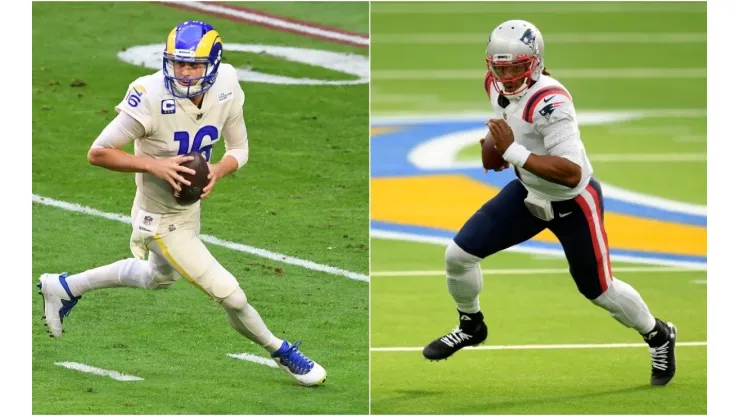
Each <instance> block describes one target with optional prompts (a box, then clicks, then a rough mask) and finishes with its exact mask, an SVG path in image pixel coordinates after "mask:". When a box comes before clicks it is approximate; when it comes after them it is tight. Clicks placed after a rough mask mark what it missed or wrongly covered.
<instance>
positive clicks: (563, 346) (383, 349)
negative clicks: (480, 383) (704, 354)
mask: <svg viewBox="0 0 740 416" xmlns="http://www.w3.org/2000/svg"><path fill="white" fill-rule="evenodd" d="M676 346H679V347H706V346H707V342H706V341H696V342H678V343H676ZM596 348H647V344H645V343H644V342H643V343H634V344H550V345H545V344H532V345H481V346H478V347H472V348H463V349H462V350H461V351H490V350H575V349H596ZM423 349H424V347H373V348H370V351H371V352H411V351H422V350H423Z"/></svg>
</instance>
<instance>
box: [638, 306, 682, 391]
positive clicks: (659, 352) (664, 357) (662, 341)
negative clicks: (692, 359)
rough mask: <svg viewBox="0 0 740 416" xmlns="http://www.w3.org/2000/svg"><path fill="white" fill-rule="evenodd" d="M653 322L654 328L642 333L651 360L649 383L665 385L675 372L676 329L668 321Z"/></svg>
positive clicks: (658, 320) (657, 320)
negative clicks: (648, 348)
mask: <svg viewBox="0 0 740 416" xmlns="http://www.w3.org/2000/svg"><path fill="white" fill-rule="evenodd" d="M655 322H656V323H655V328H654V329H653V330H652V331H650V332H648V333H647V334H645V335H643V339H644V340H645V342H647V344H648V345H649V346H650V357H651V361H652V373H651V376H650V384H652V385H653V386H665V385H666V384H668V383H669V382H670V381H671V379H673V376H674V375H675V374H676V338H677V337H678V329H676V327H675V326H674V325H673V324H672V323H670V322H663V321H661V320H660V319H656V320H655Z"/></svg>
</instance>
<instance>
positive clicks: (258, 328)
mask: <svg viewBox="0 0 740 416" xmlns="http://www.w3.org/2000/svg"><path fill="white" fill-rule="evenodd" d="M221 306H223V308H224V310H225V311H226V315H227V316H228V317H229V323H231V326H232V327H233V328H234V329H236V331H237V332H239V333H240V334H242V335H243V336H245V337H247V338H249V339H250V340H251V341H252V342H254V343H255V344H257V345H259V346H261V347H263V348H264V349H266V350H267V351H269V352H270V353H273V352H275V351H277V350H278V349H280V346H281V345H283V340H281V339H280V338H277V337H276V336H275V335H273V334H272V332H270V330H269V329H268V328H267V325H266V324H265V321H263V320H262V317H261V316H260V314H259V313H258V312H257V310H256V309H254V308H253V307H252V305H250V304H249V303H248V302H247V297H246V295H245V294H244V291H243V290H241V289H237V291H236V292H234V293H232V294H231V295H230V296H229V297H228V298H226V299H224V301H223V302H222V304H221Z"/></svg>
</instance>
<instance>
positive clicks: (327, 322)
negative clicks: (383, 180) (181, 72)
mask: <svg viewBox="0 0 740 416" xmlns="http://www.w3.org/2000/svg"><path fill="white" fill-rule="evenodd" d="M249 6H250V7H254V8H257V9H262V10H266V11H269V12H272V13H275V14H282V13H283V12H285V15H287V16H293V17H296V18H301V19H305V20H309V21H314V22H316V23H319V24H325V25H333V24H335V23H341V25H338V26H339V27H341V28H342V29H345V30H351V31H356V32H360V33H367V32H368V13H367V4H362V3H351V4H332V5H327V4H291V5H287V4H270V3H259V4H254V5H249ZM339 16H342V18H341V19H340V18H339ZM189 19H202V20H206V21H208V22H209V23H211V24H212V25H214V26H215V27H216V28H217V30H219V32H220V33H221V34H222V35H223V37H224V40H225V43H227V44H228V43H229V42H234V43H266V44H272V45H287V46H301V47H311V48H319V49H326V50H330V51H338V52H352V53H355V54H364V55H367V54H368V51H367V49H363V48H357V47H351V46H346V45H341V44H335V43H328V42H323V41H320V40H316V39H312V38H304V37H301V36H298V35H294V34H290V33H283V32H277V31H274V30H268V29H266V28H262V27H259V26H247V25H244V24H242V23H237V22H232V21H229V20H225V19H222V18H215V17H212V16H208V15H204V14H200V13H197V12H192V11H185V10H179V9H173V8H170V7H165V6H162V5H158V4H154V3H35V4H34V5H33V43H34V48H33V193H34V194H36V195H40V196H44V197H49V198H54V199H57V200H61V201H67V202H72V203H79V204H82V205H84V206H88V207H91V208H94V209H97V210H101V211H105V212H110V213H119V214H124V215H125V214H127V213H129V212H130V209H131V202H132V200H133V195H134V191H135V186H134V181H133V175H128V174H120V173H114V172H110V171H106V170H103V169H100V168H95V167H93V166H91V165H89V164H88V163H87V160H86V153H87V150H88V148H89V147H90V145H91V143H92V142H93V140H94V139H95V138H96V137H97V135H98V133H99V132H100V131H101V130H102V129H103V127H104V126H105V125H106V124H107V123H108V121H110V120H111V119H113V117H114V115H115V110H114V109H113V107H114V105H116V104H117V103H118V102H119V101H120V100H121V98H122V97H123V95H124V94H125V92H126V88H127V86H128V84H129V83H130V82H131V81H133V80H134V79H136V78H137V77H139V76H142V75H145V74H148V73H151V72H154V71H152V70H149V69H146V68H142V67H137V66H134V65H130V64H128V63H125V62H123V61H121V60H119V59H118V58H117V56H116V54H117V53H118V52H119V51H120V50H122V49H124V48H129V47H132V46H135V45H143V44H152V43H158V42H162V43H163V42H164V41H165V39H166V36H167V34H168V33H169V31H170V30H171V28H172V27H173V26H174V25H176V24H177V23H179V22H180V21H184V20H189ZM80 22H84V24H80ZM224 56H225V59H226V62H229V61H231V62H230V63H233V64H234V65H236V66H243V67H246V66H247V65H250V66H252V67H253V68H255V69H259V70H260V71H262V72H267V73H273V74H277V75H286V76H306V77H312V78H323V79H343V78H344V76H343V75H342V74H337V73H333V72H332V71H328V70H325V69H323V68H319V67H313V66H308V65H300V64H294V63H291V62H288V61H283V60H280V59H275V58H272V57H270V56H263V55H260V54H249V53H231V54H228V53H227V54H225V55H224ZM81 84H84V85H82V86H80V85H81ZM73 85H77V86H73ZM242 86H243V88H244V89H245V92H246V95H247V99H246V104H245V108H244V112H245V119H246V120H247V127H248V130H249V138H250V160H249V163H248V164H247V166H245V167H244V168H243V169H241V170H240V171H238V172H237V173H235V174H234V175H233V176H231V177H228V178H225V179H223V180H222V181H221V182H219V183H218V184H217V186H216V187H215V189H214V191H213V193H212V195H211V197H210V198H209V199H208V200H206V201H205V202H204V203H203V208H202V211H203V214H202V230H201V231H202V233H203V234H209V235H213V236H216V237H219V238H221V239H224V240H228V241H232V242H237V243H243V244H248V245H251V246H255V247H259V248H263V249H267V250H270V251H274V252H279V253H283V254H286V255H290V256H294V257H298V258H301V259H305V260H310V261H314V262H317V263H320V264H325V265H331V266H335V267H339V268H341V269H345V270H349V271H352V272H357V273H361V274H367V273H368V229H367V228H368V227H367V218H368V205H367V200H368V186H367V183H368V171H367V155H368V142H367V119H368V108H367V102H368V86H367V85H358V86H342V87H334V86H283V85H273V84H259V83H243V84H242ZM216 148H217V150H216V151H215V152H214V160H218V159H220V157H221V156H222V155H223V151H224V149H223V145H222V144H220V143H219V144H217V146H216ZM128 150H130V149H128ZM129 236H130V226H129V225H126V224H122V223H120V222H114V221H110V220H107V219H104V218H100V217H93V216H90V215H86V214H81V213H72V212H69V211H65V210H61V209H58V208H54V207H49V206H44V205H39V204H34V206H33V275H32V276H30V279H29V281H28V283H29V296H31V293H33V295H32V299H33V300H32V308H33V309H32V311H33V328H32V329H33V407H32V409H33V412H34V413H35V414H60V413H65V414H79V413H82V414H234V413H236V414H254V413H256V414H286V413H288V414H348V413H349V414H358V413H359V414H361V413H367V411H368V397H367V391H368V371H369V368H368V351H367V346H368V284H367V283H366V282H361V281H355V280H350V279H347V278H344V277H341V276H337V275H332V274H327V273H323V272H318V271H312V270H308V269H304V268H301V267H297V266H291V265H286V264H284V263H281V262H277V261H272V260H267V259H265V258H262V257H257V256H254V255H250V254H246V253H243V252H239V251H234V250H231V249H227V248H224V247H220V246H215V245H209V248H210V249H211V250H212V252H213V253H214V255H215V256H216V257H217V258H218V259H219V261H220V262H221V263H222V264H223V265H224V266H225V267H226V268H227V269H229V270H230V271H231V272H232V273H233V274H234V275H235V276H236V277H237V279H238V280H239V281H240V282H241V286H242V287H243V288H245V291H246V292H247V296H248V297H249V299H250V303H252V304H253V305H254V306H255V308H256V309H257V310H258V311H259V312H260V314H261V315H262V316H263V318H264V319H265V321H266V322H267V324H268V326H269V327H270V328H271V329H272V331H273V332H274V333H275V334H276V335H277V336H279V337H285V338H287V339H289V340H290V341H293V342H295V341H296V340H298V339H300V340H302V341H303V346H302V347H301V349H302V350H303V351H304V352H305V353H306V354H307V355H308V356H309V357H311V358H313V359H315V360H317V361H318V362H320V363H321V364H322V365H323V366H324V367H325V368H326V369H327V371H328V379H327V382H326V383H325V384H324V385H323V386H321V387H319V388H316V389H306V388H301V387H299V386H297V385H296V384H295V383H294V382H293V381H292V380H291V379H290V378H289V377H288V376H287V375H286V374H284V373H283V372H282V371H280V370H277V369H275V368H270V367H266V366H263V365H259V364H255V363H251V362H246V361H240V360H235V359H233V358H230V357H228V356H227V354H229V353H252V354H257V355H260V356H263V357H266V356H267V354H266V353H265V352H264V351H263V350H262V349H261V348H259V347H257V346H256V345H254V344H252V343H251V342H249V341H248V340H246V339H245V338H242V337H241V336H240V335H239V334H238V333H237V332H235V331H234V330H233V329H232V328H231V326H230V325H229V324H228V321H227V319H226V316H225V314H224V313H223V310H222V309H221V307H220V306H218V305H217V304H215V303H214V302H212V301H210V300H209V299H208V298H207V297H206V296H204V295H203V293H202V292H200V291H199V290H197V289H196V288H194V287H192V286H191V285H190V284H188V283H187V282H186V281H184V280H181V281H179V282H177V283H176V284H175V285H173V287H172V288H171V289H169V290H167V291H156V292H154V291H145V290H134V289H117V290H113V289H111V290H103V291H98V292H92V293H88V294H86V295H85V296H83V299H82V300H81V301H80V304H79V305H78V306H77V307H75V309H74V310H73V312H72V314H71V315H70V316H69V318H67V320H66V321H65V329H66V333H65V334H64V336H63V337H62V338H61V339H59V340H54V339H50V338H49V337H48V336H47V334H46V332H45V328H44V326H43V320H42V319H41V315H42V311H43V307H42V301H41V297H40V296H38V295H36V291H35V286H34V285H35V283H36V282H37V278H38V275H40V274H41V273H46V272H61V271H70V272H72V273H75V272H79V271H82V270H85V269H89V268H92V267H97V266H101V265H104V264H108V263H111V262H113V261H116V260H119V259H122V258H127V257H130V256H131V253H130V251H129ZM31 289H34V290H33V292H31ZM63 361H68V362H79V363H85V364H87V365H90V366H94V367H99V368H104V369H110V370H115V371H119V372H122V373H126V374H131V375H135V376H138V377H141V378H143V379H144V380H143V381H136V382H121V381H116V380H113V379H111V378H107V377H100V376H97V375H92V374H87V373H82V372H77V371H72V370H69V369H66V368H62V367H60V366H57V365H55V363H58V362H63Z"/></svg>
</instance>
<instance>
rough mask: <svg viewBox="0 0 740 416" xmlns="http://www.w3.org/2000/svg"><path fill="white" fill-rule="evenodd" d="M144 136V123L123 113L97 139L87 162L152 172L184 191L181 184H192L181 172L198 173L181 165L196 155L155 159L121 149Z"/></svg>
mask: <svg viewBox="0 0 740 416" xmlns="http://www.w3.org/2000/svg"><path fill="white" fill-rule="evenodd" d="M143 136H144V127H143V126H142V125H141V123H139V122H138V121H136V119H134V118H133V117H131V116H129V115H128V114H126V113H120V114H119V115H118V116H117V117H116V118H115V119H113V121H111V122H110V123H109V124H108V125H107V126H106V127H105V129H103V131H102V132H101V133H100V135H99V136H98V138H97V139H95V142H94V143H93V145H92V147H91V148H90V150H89V151H88V152H87V160H88V162H90V164H92V165H94V166H100V167H102V168H105V169H109V170H113V171H116V172H141V173H151V174H153V175H155V176H157V177H159V178H162V179H164V180H166V181H167V182H169V183H170V185H172V187H173V188H175V189H176V190H178V191H179V190H180V189H181V187H180V185H179V184H180V183H183V184H185V185H190V182H188V181H187V180H185V178H183V177H182V176H181V175H180V173H181V172H187V173H190V174H195V171H194V170H192V169H190V168H186V167H184V166H180V164H181V163H184V162H187V161H189V160H192V159H193V158H192V156H184V155H183V156H176V157H172V158H167V159H155V158H152V157H149V156H136V155H132V154H130V153H127V152H125V151H123V150H121V147H123V146H125V145H127V144H129V143H131V142H132V141H134V140H136V139H139V138H141V137H143Z"/></svg>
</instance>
